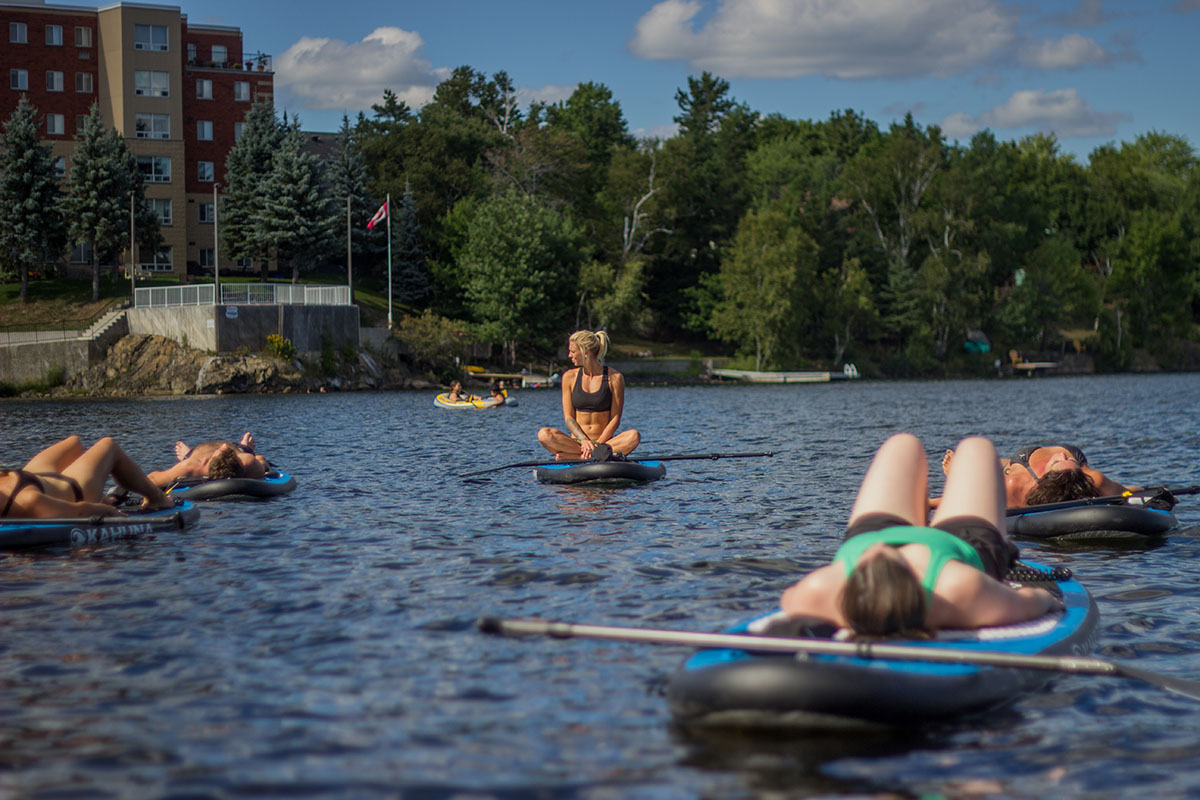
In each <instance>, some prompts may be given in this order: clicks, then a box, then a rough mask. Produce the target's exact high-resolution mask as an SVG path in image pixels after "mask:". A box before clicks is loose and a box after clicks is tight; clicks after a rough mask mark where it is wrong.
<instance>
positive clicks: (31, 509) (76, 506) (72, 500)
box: [0, 436, 175, 519]
mask: <svg viewBox="0 0 1200 800" xmlns="http://www.w3.org/2000/svg"><path fill="white" fill-rule="evenodd" d="M110 476H111V477H112V478H113V479H115V480H116V482H117V484H118V485H119V486H122V487H124V488H126V489H129V490H130V491H134V492H137V493H138V494H140V495H142V497H143V498H145V499H144V500H143V502H142V507H143V508H146V509H159V508H171V507H172V506H174V505H175V504H174V502H172V501H171V499H170V498H168V497H167V496H166V495H165V494H163V492H162V490H161V489H159V488H158V487H157V486H155V485H154V484H153V483H151V482H150V479H149V478H147V477H146V473H145V472H143V471H142V470H141V468H140V467H138V465H137V464H135V463H134V461H133V459H132V458H130V457H129V456H128V455H126V453H125V451H124V450H122V449H121V448H120V446H118V445H117V443H116V442H114V441H113V440H112V438H110V437H108V436H106V437H104V438H103V439H100V440H98V441H97V442H96V443H95V444H94V445H92V446H91V447H89V448H88V449H87V450H84V449H83V444H82V443H81V442H80V441H79V437H78V436H68V437H67V438H66V439H63V440H62V441H60V442H58V443H56V444H52V445H50V446H49V447H47V448H46V449H45V450H43V451H41V452H40V453H38V454H37V455H35V456H34V457H33V458H31V459H29V462H28V463H26V464H25V467H24V468H23V469H7V470H0V502H3V507H2V510H0V517H23V518H37V519H46V518H52V517H61V518H64V519H77V518H78V519H82V518H85V517H94V516H97V515H99V516H116V514H117V509H116V508H115V507H113V506H111V505H108V504H107V503H102V502H100V501H101V498H102V497H103V496H104V485H105V483H106V482H107V481H108V479H109V477H110Z"/></svg>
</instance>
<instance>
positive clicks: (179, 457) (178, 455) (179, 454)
mask: <svg viewBox="0 0 1200 800" xmlns="http://www.w3.org/2000/svg"><path fill="white" fill-rule="evenodd" d="M191 452H192V448H190V447H188V446H187V444H186V443H184V442H176V443H175V460H176V461H183V460H184V459H186V458H187V457H188V456H189V455H190V454H191Z"/></svg>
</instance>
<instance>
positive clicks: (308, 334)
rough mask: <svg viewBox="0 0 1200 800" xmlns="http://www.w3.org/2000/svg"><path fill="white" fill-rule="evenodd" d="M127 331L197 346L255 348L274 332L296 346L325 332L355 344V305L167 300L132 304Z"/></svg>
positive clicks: (312, 344)
mask: <svg viewBox="0 0 1200 800" xmlns="http://www.w3.org/2000/svg"><path fill="white" fill-rule="evenodd" d="M129 332H130V333H146V334H156V335H158V336H166V337H168V338H170V339H174V340H176V341H178V342H181V343H182V342H183V341H184V337H185V336H186V337H187V340H186V341H187V346H188V347H193V348H195V349H197V350H211V351H213V352H216V353H231V352H234V351H236V350H238V349H240V348H243V347H245V348H247V349H249V350H250V351H252V352H258V351H259V350H262V349H263V348H264V347H266V345H267V337H268V336H269V335H271V334H273V333H275V334H279V335H280V336H283V337H285V338H287V339H289V340H291V342H292V344H293V345H295V347H296V349H297V350H299V351H300V352H314V351H318V350H320V349H321V337H322V335H324V334H325V333H326V332H328V334H329V337H330V339H331V340H332V342H333V346H334V347H335V348H336V347H342V346H343V345H346V344H352V345H354V346H355V347H357V346H358V343H359V337H358V306H290V305H289V306H283V305H277V306H172V307H169V308H132V309H130V310H129Z"/></svg>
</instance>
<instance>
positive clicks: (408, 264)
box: [392, 184, 431, 306]
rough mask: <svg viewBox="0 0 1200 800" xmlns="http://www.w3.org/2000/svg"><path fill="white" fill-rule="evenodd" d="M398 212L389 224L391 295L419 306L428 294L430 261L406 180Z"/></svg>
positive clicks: (410, 189) (398, 300) (397, 300)
mask: <svg viewBox="0 0 1200 800" xmlns="http://www.w3.org/2000/svg"><path fill="white" fill-rule="evenodd" d="M398 212H399V213H397V214H396V218H395V220H394V222H393V225H392V230H393V234H392V295H393V296H392V299H393V300H394V301H395V302H398V303H405V304H407V305H412V306H420V305H421V304H422V303H423V302H424V301H425V300H426V298H428V297H429V292H430V288H431V287H430V282H429V265H428V264H427V263H426V251H425V245H424V244H423V243H422V242H421V224H420V222H418V221H417V204H416V200H415V198H414V197H413V193H412V188H411V187H409V186H408V185H407V184H405V186H404V199H403V200H402V201H401V203H400V208H399V209H398Z"/></svg>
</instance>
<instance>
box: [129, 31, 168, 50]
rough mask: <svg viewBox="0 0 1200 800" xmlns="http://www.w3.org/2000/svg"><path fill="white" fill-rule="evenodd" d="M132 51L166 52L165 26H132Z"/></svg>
mask: <svg viewBox="0 0 1200 800" xmlns="http://www.w3.org/2000/svg"><path fill="white" fill-rule="evenodd" d="M133 49H134V50H158V51H160V52H166V50H167V26H166V25H134V26H133Z"/></svg>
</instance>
